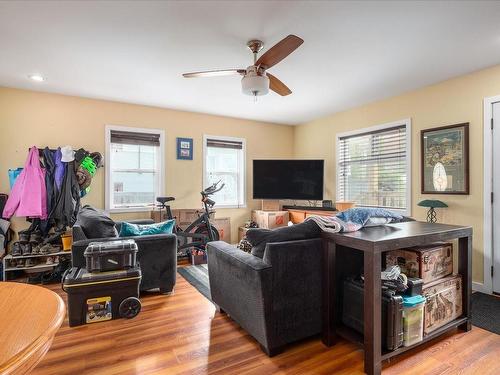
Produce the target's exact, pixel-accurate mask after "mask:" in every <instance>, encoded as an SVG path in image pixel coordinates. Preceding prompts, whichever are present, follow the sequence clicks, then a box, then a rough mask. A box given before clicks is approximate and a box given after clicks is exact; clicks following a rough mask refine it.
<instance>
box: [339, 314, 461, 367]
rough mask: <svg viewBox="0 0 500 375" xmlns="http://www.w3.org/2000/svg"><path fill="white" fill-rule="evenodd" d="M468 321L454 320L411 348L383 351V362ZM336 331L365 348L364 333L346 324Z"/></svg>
mask: <svg viewBox="0 0 500 375" xmlns="http://www.w3.org/2000/svg"><path fill="white" fill-rule="evenodd" d="M466 321H467V318H466V317H460V318H457V319H455V320H452V321H451V322H449V323H446V324H445V325H443V326H442V327H439V328H438V329H436V330H435V331H434V332H431V333H430V334H428V335H427V336H424V338H423V340H422V341H419V342H417V343H415V344H413V345H411V346H401V347H399V348H397V349H395V350H386V349H383V351H382V360H383V361H384V360H386V359H389V358H392V357H394V356H397V355H399V354H402V353H404V352H406V351H408V350H411V349H415V348H416V347H418V346H420V345H422V344H424V343H426V342H428V341H431V340H433V339H435V338H437V337H439V336H441V335H443V334H445V333H446V332H449V331H451V330H453V329H455V328H457V327H458V326H460V325H461V324H464V323H465V322H466ZM336 331H337V334H338V335H339V336H340V337H342V338H344V339H346V340H348V341H350V342H353V343H355V344H358V345H360V346H363V341H364V336H363V334H362V333H359V332H357V331H356V330H354V329H352V328H350V327H348V326H346V325H344V324H340V325H338V326H337V329H336Z"/></svg>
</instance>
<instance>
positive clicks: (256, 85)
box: [241, 74, 269, 96]
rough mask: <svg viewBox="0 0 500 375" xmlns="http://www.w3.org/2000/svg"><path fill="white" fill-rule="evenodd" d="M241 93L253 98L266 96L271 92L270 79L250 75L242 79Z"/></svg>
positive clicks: (264, 76)
mask: <svg viewBox="0 0 500 375" xmlns="http://www.w3.org/2000/svg"><path fill="white" fill-rule="evenodd" d="M241 91H243V93H244V94H246V95H251V96H262V95H266V94H267V93H268V92H269V78H268V77H267V76H266V75H253V74H248V75H246V76H245V77H243V78H242V79H241Z"/></svg>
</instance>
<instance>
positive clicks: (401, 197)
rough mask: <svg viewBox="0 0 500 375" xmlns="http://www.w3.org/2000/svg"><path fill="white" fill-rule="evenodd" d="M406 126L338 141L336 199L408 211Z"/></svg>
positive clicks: (346, 137)
mask: <svg viewBox="0 0 500 375" xmlns="http://www.w3.org/2000/svg"><path fill="white" fill-rule="evenodd" d="M407 132H408V130H407V124H403V125H396V126H391V127H386V128H383V129H377V130H374V131H366V132H360V133H357V134H350V135H347V136H340V137H339V138H338V144H337V147H338V150H337V151H338V165H337V178H338V182H337V187H338V194H337V195H338V199H339V200H341V201H353V202H355V203H356V205H357V206H362V207H382V208H387V209H398V210H405V211H407V210H408V208H409V202H408V200H409V199H408V194H407V189H408V186H407V183H408V181H409V173H410V172H409V170H408V165H409V163H408V160H407V158H408V157H409V155H407V149H408V148H407V141H408V139H407V138H408V134H407Z"/></svg>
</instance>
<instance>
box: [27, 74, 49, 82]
mask: <svg viewBox="0 0 500 375" xmlns="http://www.w3.org/2000/svg"><path fill="white" fill-rule="evenodd" d="M28 78H29V79H31V80H33V81H37V82H43V81H45V78H43V77H42V76H41V75H39V74H30V75H29V76H28Z"/></svg>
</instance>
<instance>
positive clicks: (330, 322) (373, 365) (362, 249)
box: [323, 221, 472, 375]
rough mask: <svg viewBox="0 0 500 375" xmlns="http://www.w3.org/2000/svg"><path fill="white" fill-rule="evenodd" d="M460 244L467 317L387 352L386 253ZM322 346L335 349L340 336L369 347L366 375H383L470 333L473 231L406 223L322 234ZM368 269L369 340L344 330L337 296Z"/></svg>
mask: <svg viewBox="0 0 500 375" xmlns="http://www.w3.org/2000/svg"><path fill="white" fill-rule="evenodd" d="M453 239H458V273H459V274H460V275H462V290H463V294H462V310H463V311H462V316H460V317H459V318H457V319H455V320H454V321H452V322H450V323H448V324H446V325H444V326H443V327H441V328H439V329H437V330H436V331H434V332H432V333H431V334H429V335H427V336H424V340H423V341H421V342H419V343H417V344H415V345H413V346H409V347H400V348H398V349H396V350H394V351H387V352H386V351H384V350H383V349H382V343H381V341H382V340H381V319H382V318H381V280H380V272H381V268H382V253H384V252H386V251H390V250H396V249H401V248H405V247H413V246H421V245H429V244H431V243H434V242H439V241H450V240H453ZM323 248H324V270H323V280H324V283H323V343H324V344H325V345H326V346H331V345H334V344H335V341H336V337H337V335H339V336H342V337H344V338H346V339H349V340H351V341H356V342H359V343H361V344H363V346H364V351H365V372H366V373H367V374H370V375H371V374H380V373H381V369H382V361H383V360H385V359H388V358H391V357H393V356H395V355H398V354H401V353H403V352H405V351H407V350H409V349H412V348H414V347H416V346H418V345H420V344H422V343H424V342H427V341H429V340H432V339H433V338H435V337H437V336H439V335H441V334H443V333H444V332H447V331H449V330H451V329H454V328H456V327H459V328H461V329H463V330H465V331H469V330H470V329H471V320H470V319H471V315H470V314H471V313H470V311H471V310H470V296H471V291H472V274H471V272H472V270H471V257H472V228H471V227H463V226H457V225H446V224H430V223H424V222H418V221H414V222H407V223H399V224H389V225H384V226H378V227H371V228H364V229H362V230H360V231H357V232H351V233H326V232H324V233H323ZM355 250H359V251H355ZM361 267H363V269H364V278H365V293H364V335H360V334H359V333H357V332H356V331H354V330H352V329H350V328H348V327H346V326H344V325H342V323H341V319H340V314H339V311H340V310H339V309H340V303H341V301H340V298H338V297H339V293H338V290H339V288H340V285H342V284H341V281H342V280H343V278H345V277H346V276H350V275H352V274H355V273H356V272H359V271H360V268H361Z"/></svg>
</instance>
